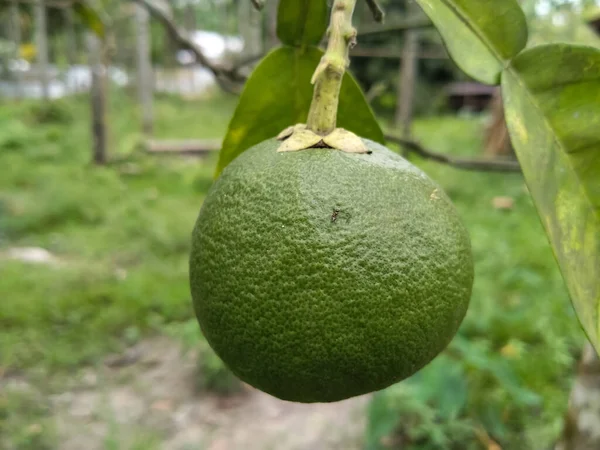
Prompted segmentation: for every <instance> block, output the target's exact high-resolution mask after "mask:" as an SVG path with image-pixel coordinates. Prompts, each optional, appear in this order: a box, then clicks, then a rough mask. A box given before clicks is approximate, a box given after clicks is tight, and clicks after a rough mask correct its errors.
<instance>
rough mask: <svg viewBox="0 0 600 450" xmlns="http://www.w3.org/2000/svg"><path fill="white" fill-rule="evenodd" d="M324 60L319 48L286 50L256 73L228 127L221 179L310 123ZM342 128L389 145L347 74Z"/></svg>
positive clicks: (272, 55) (342, 94)
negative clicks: (256, 150) (251, 152)
mask: <svg viewBox="0 0 600 450" xmlns="http://www.w3.org/2000/svg"><path fill="white" fill-rule="evenodd" d="M322 55H323V53H322V52H321V50H319V49H317V48H314V47H310V48H306V49H304V50H300V49H297V48H292V47H282V48H279V49H277V50H275V51H273V52H271V53H270V54H268V55H267V56H266V57H265V59H263V60H262V62H261V63H260V64H259V66H258V67H257V68H256V69H254V71H253V72H252V75H251V76H250V78H249V79H248V81H247V82H246V85H245V87H244V91H243V92H242V95H241V98H240V101H239V103H238V106H237V108H236V110H235V113H234V115H233V118H232V119H231V122H230V123H229V129H228V131H227V134H226V136H225V140H224V141H223V147H222V149H221V153H220V154H219V163H218V165H217V174H219V173H220V172H221V171H222V170H223V169H224V168H225V166H227V164H229V163H230V162H231V161H233V159H234V158H236V157H237V156H239V155H240V154H241V153H242V152H243V151H244V150H246V149H248V148H250V147H252V146H253V145H256V144H258V143H260V142H262V141H264V140H267V139H270V138H272V137H275V136H277V135H278V134H279V133H280V132H281V131H283V130H284V129H285V128H287V127H289V126H290V125H295V124H297V123H306V119H307V117H308V110H309V107H310V102H311V100H312V92H313V86H312V84H311V83H310V79H311V77H312V75H313V72H314V71H315V68H316V67H317V65H318V64H319V61H320V59H321V56H322ZM337 124H338V126H339V127H342V128H345V129H347V130H348V131H352V132H353V133H356V134H358V135H359V136H361V137H364V138H368V139H371V140H373V141H377V142H380V143H383V142H384V138H383V132H382V131H381V128H380V127H379V124H378V123H377V121H376V120H375V116H374V115H373V112H372V111H371V108H370V107H369V105H368V104H367V101H366V100H365V97H364V95H363V93H362V91H361V90H360V87H359V86H358V84H357V83H356V81H355V80H354V78H352V76H351V75H349V74H348V73H346V75H345V76H344V80H343V82H342V90H341V92H340V104H339V108H338V122H337Z"/></svg>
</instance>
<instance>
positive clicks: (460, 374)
mask: <svg viewBox="0 0 600 450" xmlns="http://www.w3.org/2000/svg"><path fill="white" fill-rule="evenodd" d="M406 383H407V384H411V385H413V384H414V386H415V393H416V395H417V398H418V399H419V400H420V401H421V402H423V403H427V404H434V405H435V409H436V411H437V414H438V415H439V417H440V418H441V419H442V420H451V419H453V418H456V417H458V416H459V414H460V413H461V412H462V410H463V408H464V407H465V406H466V404H467V393H468V386H467V379H466V376H465V373H464V370H463V367H462V366H461V364H460V362H459V361H456V360H454V359H452V358H450V357H448V356H447V355H446V354H441V355H439V356H438V357H437V358H436V359H435V360H433V361H432V362H431V363H430V364H429V365H428V366H427V367H425V368H424V369H423V370H421V371H420V372H417V374H415V375H414V376H413V377H411V378H409V379H408V380H407V381H406Z"/></svg>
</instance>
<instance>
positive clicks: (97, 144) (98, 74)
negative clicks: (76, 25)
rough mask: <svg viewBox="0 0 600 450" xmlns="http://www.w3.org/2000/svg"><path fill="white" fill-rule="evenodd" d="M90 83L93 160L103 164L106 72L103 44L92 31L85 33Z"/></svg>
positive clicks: (104, 152) (105, 158)
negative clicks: (90, 76)
mask: <svg viewBox="0 0 600 450" xmlns="http://www.w3.org/2000/svg"><path fill="white" fill-rule="evenodd" d="M86 43H87V48H88V55H89V64H90V72H91V75H92V85H91V89H90V99H91V107H92V138H93V150H92V151H93V153H92V155H93V158H92V159H93V161H94V163H96V164H105V163H106V161H107V154H106V144H107V140H106V135H107V133H106V72H107V69H108V67H106V69H105V67H104V64H103V45H102V43H101V41H100V40H99V39H98V37H97V36H96V35H95V34H93V33H92V32H88V33H87V34H86Z"/></svg>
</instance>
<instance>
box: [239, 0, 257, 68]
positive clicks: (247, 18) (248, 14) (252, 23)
mask: <svg viewBox="0 0 600 450" xmlns="http://www.w3.org/2000/svg"><path fill="white" fill-rule="evenodd" d="M238 24H239V30H240V34H241V36H242V38H243V39H244V52H245V54H246V55H248V56H254V55H259V54H261V53H262V44H263V39H262V15H261V13H260V12H259V11H256V10H255V9H254V7H253V6H252V3H251V2H250V0H241V1H240V2H238Z"/></svg>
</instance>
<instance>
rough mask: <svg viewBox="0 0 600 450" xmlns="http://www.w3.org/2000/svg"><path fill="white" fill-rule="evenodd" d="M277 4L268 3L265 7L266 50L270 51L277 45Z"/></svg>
mask: <svg viewBox="0 0 600 450" xmlns="http://www.w3.org/2000/svg"><path fill="white" fill-rule="evenodd" d="M278 7H279V2H276V1H270V2H267V5H266V10H267V11H266V13H267V48H269V49H271V48H273V47H276V46H277V45H278V44H279V38H278V37H277V10H278Z"/></svg>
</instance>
